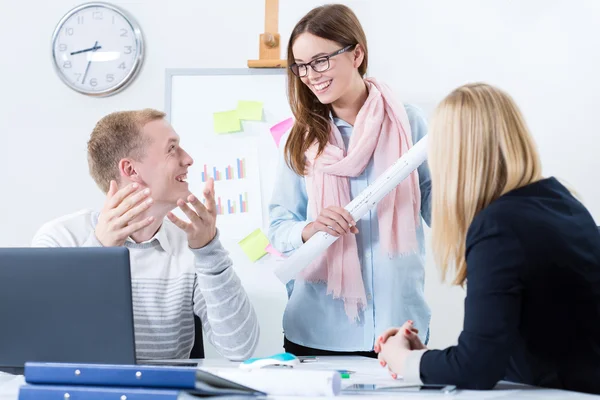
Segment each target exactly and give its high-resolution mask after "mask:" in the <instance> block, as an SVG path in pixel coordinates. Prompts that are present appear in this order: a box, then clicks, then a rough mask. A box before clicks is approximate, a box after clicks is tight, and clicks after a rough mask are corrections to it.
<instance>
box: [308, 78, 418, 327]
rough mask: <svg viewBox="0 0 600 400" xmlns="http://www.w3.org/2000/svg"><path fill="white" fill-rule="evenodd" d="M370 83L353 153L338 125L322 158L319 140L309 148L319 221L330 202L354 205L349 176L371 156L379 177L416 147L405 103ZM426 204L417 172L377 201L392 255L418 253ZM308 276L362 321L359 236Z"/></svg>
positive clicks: (312, 198)
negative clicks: (421, 213) (422, 207)
mask: <svg viewBox="0 0 600 400" xmlns="http://www.w3.org/2000/svg"><path fill="white" fill-rule="evenodd" d="M365 83H366V85H367V89H368V91H369V95H368V97H367V100H366V101H365V104H364V105H363V106H362V108H361V109H360V111H359V113H358V115H357V117H356V122H355V124H354V130H353V132H352V136H351V137H350V143H349V146H348V152H347V154H346V149H345V146H344V141H343V139H342V136H341V134H340V132H339V130H338V128H337V127H336V126H335V124H333V123H331V136H330V139H329V143H328V144H327V145H326V146H325V149H324V151H323V153H322V154H321V155H320V156H319V157H316V155H317V151H318V143H316V142H315V143H313V145H312V146H311V147H310V148H309V149H308V150H307V152H306V158H307V167H308V174H307V176H306V181H307V192H308V198H309V202H310V208H311V209H312V212H313V213H312V217H313V219H316V218H317V216H318V215H319V214H320V213H321V211H322V210H323V209H325V208H327V207H329V206H340V207H345V206H346V205H347V204H348V203H350V201H351V198H350V182H349V179H348V178H349V177H357V176H359V175H361V174H362V172H363V171H364V170H365V168H366V166H367V164H368V163H369V161H370V160H371V157H373V159H374V167H375V171H376V173H377V175H378V176H379V175H380V174H381V173H383V172H384V171H385V170H386V169H387V168H388V167H389V166H390V165H392V163H394V162H395V161H396V160H397V159H398V158H400V157H401V156H402V155H403V154H405V153H406V152H407V151H408V150H409V149H410V148H411V147H412V136H411V130H410V123H409V121H408V116H407V115H406V111H405V109H404V107H403V105H402V104H399V103H397V102H396V101H395V100H394V99H393V95H392V93H391V91H390V89H389V88H388V87H387V86H384V85H381V84H379V83H377V82H376V81H375V80H374V79H372V78H367V79H365ZM420 204H421V192H420V190H419V178H418V174H417V171H414V172H413V173H412V174H411V175H410V176H409V177H408V178H407V179H405V180H404V181H403V182H402V183H401V184H400V185H399V186H398V187H397V188H396V189H394V190H393V191H392V192H390V193H389V194H388V195H387V196H386V197H384V198H383V199H382V200H381V202H379V204H378V205H377V216H378V219H379V238H380V240H381V244H382V246H383V249H384V250H386V251H387V252H388V254H390V255H396V254H400V255H404V254H409V253H413V252H416V251H417V248H418V243H417V235H416V228H417V226H418V225H419V223H420V219H419V218H420V217H419V210H420ZM302 277H303V278H304V279H305V280H307V281H312V282H327V294H333V298H342V299H343V301H344V308H345V310H346V314H347V315H348V317H349V318H350V320H351V321H357V320H358V313H359V310H360V309H364V307H365V305H366V302H367V301H366V295H365V287H364V283H363V279H362V272H361V264H360V260H359V259H358V248H357V244H356V237H355V236H354V235H353V234H351V233H349V234H347V235H344V236H342V237H340V238H339V239H338V240H337V241H336V242H335V243H334V244H333V245H331V246H330V247H329V248H328V249H327V251H326V252H325V253H324V254H322V255H320V256H319V257H318V258H317V259H316V260H315V261H314V262H313V263H311V264H310V265H309V266H308V267H307V268H306V269H305V270H304V271H303V272H302Z"/></svg>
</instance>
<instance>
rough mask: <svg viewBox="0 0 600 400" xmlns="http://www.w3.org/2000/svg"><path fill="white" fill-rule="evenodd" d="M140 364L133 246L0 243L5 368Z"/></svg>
mask: <svg viewBox="0 0 600 400" xmlns="http://www.w3.org/2000/svg"><path fill="white" fill-rule="evenodd" d="M27 361H39V362H69V363H103V364H136V358H135V336H134V328H133V305H132V300H131V274H130V265H129V250H127V248H125V247H97V248H96V247H78V248H0V371H5V372H9V373H17V374H22V373H23V368H24V365H25V362H27Z"/></svg>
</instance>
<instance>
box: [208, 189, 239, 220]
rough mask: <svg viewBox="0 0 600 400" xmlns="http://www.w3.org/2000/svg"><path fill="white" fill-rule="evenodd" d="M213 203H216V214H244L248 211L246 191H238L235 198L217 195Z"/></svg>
mask: <svg viewBox="0 0 600 400" xmlns="http://www.w3.org/2000/svg"><path fill="white" fill-rule="evenodd" d="M203 202H205V201H203ZM215 203H216V205H217V210H216V211H217V215H232V214H244V213H248V212H250V209H249V208H248V192H244V193H240V194H239V195H238V196H237V198H236V199H231V198H222V197H221V196H218V197H217V198H216V199H215Z"/></svg>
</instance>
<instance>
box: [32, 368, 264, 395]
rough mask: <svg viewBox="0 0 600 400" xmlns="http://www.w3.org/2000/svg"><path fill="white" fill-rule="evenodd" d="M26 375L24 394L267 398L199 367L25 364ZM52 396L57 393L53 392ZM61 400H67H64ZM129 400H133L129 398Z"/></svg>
mask: <svg viewBox="0 0 600 400" xmlns="http://www.w3.org/2000/svg"><path fill="white" fill-rule="evenodd" d="M24 375H25V382H27V383H28V384H30V385H28V386H24V388H27V389H24V390H25V391H28V390H31V391H36V390H43V388H42V387H46V388H56V387H58V386H61V387H72V388H75V389H77V391H78V393H79V391H85V390H86V389H90V390H95V391H98V390H99V388H102V387H104V389H108V388H111V390H112V389H114V390H117V391H118V390H124V389H120V388H129V389H133V388H143V389H148V390H150V389H161V390H160V393H159V392H157V393H156V394H155V395H156V396H171V397H168V398H174V397H172V396H174V393H177V396H182V394H181V392H186V393H187V394H188V395H191V394H192V393H193V394H202V395H203V396H223V395H230V396H245V397H246V398H247V396H264V395H266V394H265V393H263V392H260V391H257V390H254V389H252V388H249V387H247V386H243V385H240V384H238V383H235V382H232V381H230V380H228V379H225V378H221V377H219V376H216V375H214V374H211V373H209V372H206V371H203V370H200V369H198V368H196V367H180V366H179V367H178V366H159V365H110V364H68V363H40V362H28V363H25V373H24ZM92 387H94V388H93V389H92ZM129 389H128V390H129ZM166 389H173V390H171V391H170V392H169V391H165V390H166ZM72 390H74V389H72ZM52 392H53V393H54V389H52ZM107 393H108V392H107ZM134 394H135V392H134ZM90 395H92V393H90ZM149 395H150V394H149ZM153 395H154V394H153ZM63 396H64V392H63ZM86 396H87V395H86ZM126 396H127V395H126ZM52 398H54V397H52ZM61 398H62V399H63V400H66V399H65V398H64V397H61ZM157 398H161V397H157ZM175 398H176V397H175ZM71 399H72V397H71ZM127 399H129V400H131V398H130V397H129V396H127ZM119 400H121V398H120V397H119Z"/></svg>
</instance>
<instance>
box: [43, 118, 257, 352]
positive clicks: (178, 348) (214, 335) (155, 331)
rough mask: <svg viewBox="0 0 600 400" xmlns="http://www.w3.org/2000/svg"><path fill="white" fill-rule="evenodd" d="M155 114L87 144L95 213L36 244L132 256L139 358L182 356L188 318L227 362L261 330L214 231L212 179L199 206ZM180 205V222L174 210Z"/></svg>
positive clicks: (101, 131)
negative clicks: (120, 250) (96, 196)
mask: <svg viewBox="0 0 600 400" xmlns="http://www.w3.org/2000/svg"><path fill="white" fill-rule="evenodd" d="M164 117H165V114H164V113H163V112H161V111H156V110H151V109H145V110H139V111H124V112H115V113H112V114H109V115H107V116H106V117H104V118H102V119H101V120H100V121H99V122H98V123H97V125H96V127H95V128H94V130H93V132H92V134H91V137H90V140H89V142H88V163H89V170H90V174H91V176H92V177H93V178H94V180H95V181H96V183H97V185H98V186H99V187H100V189H102V191H103V192H105V193H106V201H105V204H104V207H103V208H102V210H101V211H100V212H99V213H98V212H93V211H89V210H84V211H80V212H77V213H75V214H71V215H68V216H65V217H61V218H59V219H56V220H54V221H51V222H49V223H47V224H45V225H44V226H42V227H41V228H40V230H39V231H38V232H37V233H36V235H35V237H34V239H33V243H32V246H34V247H86V246H88V247H89V246H107V247H108V246H126V247H127V248H128V249H129V253H130V258H131V275H132V278H131V284H132V293H133V312H134V328H135V341H136V353H137V354H136V355H137V358H138V359H171V358H188V357H189V355H190V351H191V349H192V346H193V344H194V319H193V314H196V315H198V316H199V317H200V319H201V321H202V327H203V331H204V335H205V337H206V338H207V339H208V340H209V341H210V342H211V343H212V344H213V345H214V346H215V347H216V349H217V351H218V352H219V353H220V354H222V355H223V356H224V357H227V358H229V359H232V360H244V359H247V358H249V357H250V356H251V355H252V353H253V351H254V349H255V348H256V345H257V342H258V337H259V326H258V321H257V317H256V314H255V311H254V309H253V307H252V305H251V304H250V301H249V299H248V296H247V294H246V292H245V291H244V289H243V288H242V286H241V284H240V280H239V278H238V277H237V275H236V274H235V272H234V270H233V266H232V262H231V259H230V258H229V256H228V253H227V251H226V250H225V249H224V248H223V246H222V245H221V243H220V241H219V234H218V230H217V228H216V205H215V197H214V195H215V194H214V182H213V181H212V180H209V181H208V182H207V184H206V186H205V188H204V192H203V195H204V198H205V200H206V202H205V205H204V204H203V203H202V202H201V201H200V200H199V199H198V198H197V197H196V196H194V195H193V194H192V193H190V191H189V189H188V183H187V182H186V179H187V172H188V168H189V167H190V166H191V165H192V163H193V160H192V158H191V157H190V155H189V154H188V153H186V152H185V151H184V150H183V149H182V148H181V146H180V144H179V136H178V135H177V133H175V131H174V130H173V128H172V127H171V125H170V124H169V123H168V122H167V121H166V120H165V118H164ZM175 207H179V208H180V209H181V210H182V211H183V212H184V213H185V215H186V216H187V217H188V219H189V222H187V221H183V220H181V219H180V218H178V217H177V216H175V215H174V214H173V213H172V212H171V211H172V210H173V209H174V208H175Z"/></svg>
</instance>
